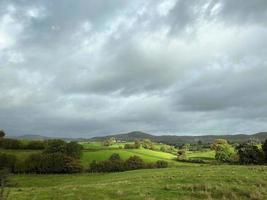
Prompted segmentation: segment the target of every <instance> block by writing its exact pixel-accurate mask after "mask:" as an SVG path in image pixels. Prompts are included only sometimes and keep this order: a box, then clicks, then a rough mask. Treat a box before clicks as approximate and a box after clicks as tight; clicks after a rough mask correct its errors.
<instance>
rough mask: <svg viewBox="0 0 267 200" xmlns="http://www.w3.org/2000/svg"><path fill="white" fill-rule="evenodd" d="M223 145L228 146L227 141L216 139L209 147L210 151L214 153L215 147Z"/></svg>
mask: <svg viewBox="0 0 267 200" xmlns="http://www.w3.org/2000/svg"><path fill="white" fill-rule="evenodd" d="M223 144H228V142H227V140H225V139H216V140H214V142H213V144H212V145H211V149H212V150H215V151H216V149H217V147H218V146H219V145H223Z"/></svg>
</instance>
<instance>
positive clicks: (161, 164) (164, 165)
mask: <svg viewBox="0 0 267 200" xmlns="http://www.w3.org/2000/svg"><path fill="white" fill-rule="evenodd" d="M156 167H157V168H167V167H168V162H166V161H164V160H158V161H157V162H156Z"/></svg>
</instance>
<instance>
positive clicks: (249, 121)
mask: <svg viewBox="0 0 267 200" xmlns="http://www.w3.org/2000/svg"><path fill="white" fill-rule="evenodd" d="M162 4H165V6H166V5H167V7H164V6H163V8H162ZM160 9H161V10H160ZM162 9H163V10H162ZM266 10H267V5H266V2H265V1H264V0H256V1H249V0H248V1H230V0H220V1H207V0H200V1H175V0H165V1H146V2H144V1H139V0H135V1H131V2H127V1H123V0H116V1H109V2H107V1H104V0H103V1H102V0H101V1H85V0H84V1H82V0H80V1H71V0H68V1H50V0H49V1H24V0H21V1H7V0H4V1H1V2H0V91H1V93H0V102H1V104H0V128H3V129H5V130H7V132H8V133H9V134H13V135H18V134H44V135H49V136H55V135H56V136H67V137H79V136H82V137H90V136H96V135H105V134H110V133H116V132H127V131H132V130H143V131H148V132H151V133H156V134H205V133H208V134H219V133H222V132H226V133H235V132H245V133H249V132H256V131H265V130H266V128H267V126H266V123H265V122H266V118H267V108H266V105H265V103H266V101H267V93H266V89H265V85H267V82H266V80H267V77H266V76H267V71H266V69H267V68H266V67H267V62H266V53H267V52H266V47H267V40H266V39H265V38H266V37H265V35H266V32H267V28H266V20H265V19H266V18H267V15H266ZM3 19H5V21H3Z"/></svg>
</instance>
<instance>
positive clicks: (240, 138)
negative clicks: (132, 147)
mask: <svg viewBox="0 0 267 200" xmlns="http://www.w3.org/2000/svg"><path fill="white" fill-rule="evenodd" d="M110 137H114V138H116V139H117V140H122V141H133V140H140V139H150V140H152V141H154V142H163V143H168V144H183V143H197V142H198V141H202V142H203V143H212V142H213V141H214V140H215V139H219V138H222V139H226V140H228V141H230V142H245V141H247V140H249V139H250V138H254V139H258V140H260V141H264V140H266V139H267V132H261V133H256V134H252V135H246V134H238V135H203V136H176V135H162V136H155V135H151V134H147V133H143V132H140V131H134V132H130V133H125V134H118V135H109V136H104V137H94V138H91V140H94V141H102V140H105V139H107V138H110Z"/></svg>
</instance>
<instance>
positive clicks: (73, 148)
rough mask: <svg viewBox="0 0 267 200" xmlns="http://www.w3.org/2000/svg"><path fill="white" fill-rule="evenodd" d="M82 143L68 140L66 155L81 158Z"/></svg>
mask: <svg viewBox="0 0 267 200" xmlns="http://www.w3.org/2000/svg"><path fill="white" fill-rule="evenodd" d="M82 149H83V147H82V145H80V144H78V143H77V142H70V143H67V144H66V155H67V156H70V157H73V158H77V159H79V158H81V156H82Z"/></svg>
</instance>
